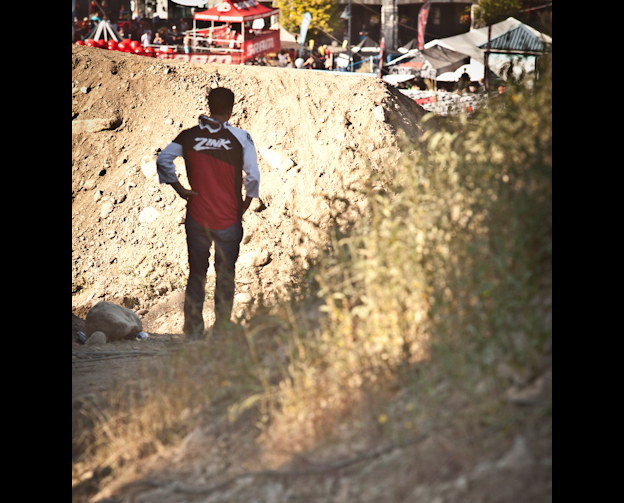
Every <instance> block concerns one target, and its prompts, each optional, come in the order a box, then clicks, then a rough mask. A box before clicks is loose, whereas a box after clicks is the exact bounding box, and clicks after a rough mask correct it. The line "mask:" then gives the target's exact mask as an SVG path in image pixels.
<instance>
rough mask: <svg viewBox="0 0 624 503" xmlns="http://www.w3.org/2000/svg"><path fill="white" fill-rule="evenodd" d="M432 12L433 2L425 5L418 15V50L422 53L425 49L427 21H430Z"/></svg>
mask: <svg viewBox="0 0 624 503" xmlns="http://www.w3.org/2000/svg"><path fill="white" fill-rule="evenodd" d="M430 10H431V1H429V2H427V3H425V5H423V6H422V7H421V8H420V12H419V13H418V50H419V51H422V50H423V49H424V48H425V29H426V28H427V21H428V19H429V11H430Z"/></svg>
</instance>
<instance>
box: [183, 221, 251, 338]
mask: <svg viewBox="0 0 624 503" xmlns="http://www.w3.org/2000/svg"><path fill="white" fill-rule="evenodd" d="M186 239H187V244H188V254H189V268H190V273H189V279H188V284H187V286H186V298H185V302H184V333H185V334H186V335H187V336H189V337H193V338H199V337H201V336H203V333H204V330H205V327H204V318H203V316H202V311H203V309H204V299H205V297H206V275H207V273H208V267H209V260H210V247H211V246H212V243H213V242H214V243H215V269H216V272H217V285H216V289H215V314H216V316H217V322H216V325H215V326H216V327H220V326H223V324H225V323H227V322H229V321H230V318H231V316H232V306H233V304H234V288H235V283H234V276H235V273H236V261H237V260H238V255H239V253H240V244H241V241H242V239H243V224H242V222H241V221H238V222H236V223H235V224H234V225H233V226H231V227H229V228H227V229H224V230H221V231H215V230H211V229H207V228H205V227H202V226H201V225H199V224H198V223H197V222H196V221H195V220H193V218H192V217H191V216H190V215H187V217H186Z"/></svg>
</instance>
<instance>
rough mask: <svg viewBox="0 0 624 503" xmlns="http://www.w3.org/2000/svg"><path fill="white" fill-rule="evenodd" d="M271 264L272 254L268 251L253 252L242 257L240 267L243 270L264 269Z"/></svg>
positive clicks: (239, 260)
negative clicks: (249, 268) (251, 268)
mask: <svg viewBox="0 0 624 503" xmlns="http://www.w3.org/2000/svg"><path fill="white" fill-rule="evenodd" d="M269 262H271V254H270V253H269V252H268V251H266V250H262V251H253V252H248V253H245V254H243V255H241V256H240V258H239V259H238V265H239V266H240V267H242V268H248V267H264V266H265V265H267V264H269Z"/></svg>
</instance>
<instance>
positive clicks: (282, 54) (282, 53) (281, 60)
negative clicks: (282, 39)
mask: <svg viewBox="0 0 624 503" xmlns="http://www.w3.org/2000/svg"><path fill="white" fill-rule="evenodd" d="M277 59H278V61H279V63H278V65H279V67H280V68H284V67H285V66H286V59H287V55H286V51H285V50H284V49H282V50H281V51H280V53H279V54H278V56H277Z"/></svg>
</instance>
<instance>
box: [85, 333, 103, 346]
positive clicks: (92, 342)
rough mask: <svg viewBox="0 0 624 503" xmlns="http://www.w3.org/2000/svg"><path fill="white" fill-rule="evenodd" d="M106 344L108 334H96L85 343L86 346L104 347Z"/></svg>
mask: <svg viewBox="0 0 624 503" xmlns="http://www.w3.org/2000/svg"><path fill="white" fill-rule="evenodd" d="M105 344H106V334H105V333H104V332H95V333H94V334H92V335H91V337H89V338H88V339H87V342H85V346H104V345H105Z"/></svg>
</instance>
